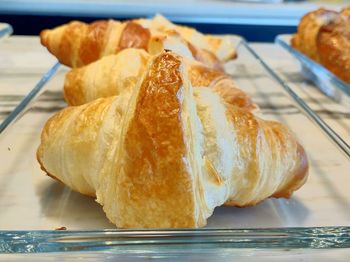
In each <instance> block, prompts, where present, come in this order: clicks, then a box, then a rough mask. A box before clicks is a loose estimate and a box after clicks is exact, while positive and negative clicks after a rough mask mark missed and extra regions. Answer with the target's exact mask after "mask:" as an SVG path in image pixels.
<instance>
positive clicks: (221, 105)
mask: <svg viewBox="0 0 350 262" xmlns="http://www.w3.org/2000/svg"><path fill="white" fill-rule="evenodd" d="M187 66H188V65H187V62H186V60H185V59H184V58H182V57H180V56H178V55H176V54H174V53H172V52H163V53H161V54H160V55H158V56H155V57H153V58H152V61H151V63H150V64H149V66H148V67H147V70H146V72H145V74H144V75H143V77H142V78H141V80H140V81H139V82H138V86H137V87H135V88H134V89H133V92H126V93H124V94H121V95H119V96H116V97H108V98H101V99H97V100H95V101H93V102H91V103H88V104H85V105H82V106H77V107H68V108H67V109H64V110H63V111H61V112H59V113H57V114H56V115H54V116H53V117H52V118H51V119H50V120H49V121H48V122H47V123H46V125H45V127H44V129H43V132H42V137H41V145H40V147H39V148H38V151H37V158H38V160H39V162H40V164H41V167H42V169H43V170H45V171H46V172H47V173H48V174H49V175H50V176H52V177H54V178H56V179H58V180H60V181H62V182H63V183H65V184H66V185H67V186H69V187H71V188H72V189H73V190H76V191H78V192H80V193H83V194H86V195H91V196H97V201H98V202H99V203H100V204H101V205H102V206H103V209H104V211H105V212H106V215H107V217H108V218H109V220H110V221H111V222H112V223H114V224H116V225H117V227H122V228H171V227H200V226H204V225H205V224H206V220H207V218H208V217H209V216H210V215H211V214H212V213H213V210H214V208H215V207H216V206H220V205H223V204H225V203H226V204H230V205H238V206H247V205H254V204H256V203H258V202H260V201H262V200H264V199H266V198H268V197H271V196H274V197H289V196H290V195H291V194H292V192H293V191H294V190H296V189H298V188H299V187H300V186H302V185H303V184H304V182H305V180H306V177H307V167H308V165H307V160H306V155H305V153H304V150H303V148H302V147H301V146H300V145H299V144H298V142H297V141H296V139H295V137H294V136H293V135H292V133H291V132H290V131H289V130H288V129H287V128H286V127H284V126H283V125H281V124H278V123H276V122H272V121H264V120H261V119H259V118H257V117H255V116H254V115H253V114H252V113H251V112H250V111H248V110H246V109H242V108H239V107H236V106H233V105H232V104H228V103H225V102H224V101H223V100H222V99H221V97H220V96H219V95H217V94H216V93H215V92H213V91H212V90H211V89H209V88H205V87H203V88H196V89H193V88H192V86H191V83H190V79H189V77H188V69H186V67H187Z"/></svg>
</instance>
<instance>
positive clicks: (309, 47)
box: [291, 8, 337, 61]
mask: <svg viewBox="0 0 350 262" xmlns="http://www.w3.org/2000/svg"><path fill="white" fill-rule="evenodd" d="M336 15H337V13H336V12H334V11H330V10H326V9H324V8H320V9H318V10H316V11H312V12H310V13H307V14H306V15H304V16H303V17H302V18H301V20H300V23H299V25H298V31H297V33H296V34H295V35H294V36H293V38H292V40H291V45H292V47H294V48H295V49H297V50H299V51H300V52H302V53H303V54H305V55H307V56H308V57H310V58H311V59H313V60H315V61H319V60H320V59H319V54H318V51H317V42H316V39H317V35H318V31H319V30H320V28H321V26H322V25H324V24H326V23H327V22H328V21H330V20H331V19H333V17H334V16H336Z"/></svg>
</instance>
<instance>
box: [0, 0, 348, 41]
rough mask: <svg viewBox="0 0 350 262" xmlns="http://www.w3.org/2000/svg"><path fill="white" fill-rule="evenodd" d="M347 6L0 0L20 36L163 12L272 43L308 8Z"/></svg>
mask: <svg viewBox="0 0 350 262" xmlns="http://www.w3.org/2000/svg"><path fill="white" fill-rule="evenodd" d="M346 5H350V0H328V1H301V0H298V1H296V0H294V1H283V0H246V1H244V0H240V1H236V0H148V1H145V0H126V1H125V0H124V1H122V0H100V1H98V0H45V1H44V0H43V1H39V0H0V22H5V23H9V24H11V25H12V26H13V28H14V34H16V35H38V34H39V32H40V31H41V30H42V29H44V28H52V27H54V26H57V25H60V24H63V23H66V22H68V21H71V20H81V21H86V22H91V21H94V20H98V19H106V18H113V19H118V20H123V19H129V18H134V17H150V16H153V15H154V14H155V13H161V14H163V15H165V16H166V17H168V18H169V19H170V20H172V21H174V22H177V23H182V24H187V25H190V26H194V27H196V28H197V29H198V30H200V31H202V32H204V33H215V34H229V33H230V34H239V35H242V36H243V37H245V38H246V39H247V40H248V41H257V42H272V41H273V40H274V37H275V36H276V35H278V34H281V33H293V32H295V31H296V26H297V24H298V22H299V19H300V18H301V16H302V15H304V14H305V13H307V12H309V11H311V10H314V9H316V8H318V7H321V6H322V7H328V8H330V9H340V8H342V7H344V6H346Z"/></svg>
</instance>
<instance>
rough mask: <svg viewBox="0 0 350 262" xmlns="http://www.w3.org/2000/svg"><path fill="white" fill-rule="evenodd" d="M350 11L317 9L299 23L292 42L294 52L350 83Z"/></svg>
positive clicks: (349, 9)
mask: <svg viewBox="0 0 350 262" xmlns="http://www.w3.org/2000/svg"><path fill="white" fill-rule="evenodd" d="M349 28H350V8H344V9H343V10H342V11H341V12H339V13H338V12H335V11H330V10H326V9H322V8H321V9H318V10H316V11H313V12H310V13H308V14H306V15H305V16H304V17H303V18H302V19H301V21H300V24H299V26H298V33H297V34H295V35H294V36H293V38H292V40H291V44H292V46H293V47H294V48H296V49H298V50H299V51H300V52H302V53H304V54H305V55H307V56H309V57H310V58H311V59H313V60H315V61H317V62H319V63H321V64H322V65H324V66H325V67H326V68H327V69H328V70H330V71H331V72H333V73H334V74H335V75H337V76H338V77H339V78H341V79H343V80H344V81H346V82H348V83H350V48H349V46H350V29H349Z"/></svg>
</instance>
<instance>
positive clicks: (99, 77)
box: [64, 48, 255, 109]
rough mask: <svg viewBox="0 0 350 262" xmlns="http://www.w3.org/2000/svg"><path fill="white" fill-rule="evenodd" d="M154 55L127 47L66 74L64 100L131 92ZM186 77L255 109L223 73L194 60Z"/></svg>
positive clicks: (87, 99) (73, 101)
mask: <svg viewBox="0 0 350 262" xmlns="http://www.w3.org/2000/svg"><path fill="white" fill-rule="evenodd" d="M151 60H152V56H151V55H149V54H148V53H147V52H146V51H144V50H142V49H135V48H127V49H124V50H122V51H120V52H119V53H118V54H116V55H109V56H105V57H103V58H101V59H99V60H98V61H96V62H93V63H91V64H89V65H86V66H83V67H80V68H74V69H72V70H71V71H70V72H68V73H67V75H66V78H65V84H64V97H65V100H66V101H67V103H68V104H69V105H81V104H85V103H87V102H90V101H93V100H95V99H97V98H101V97H108V96H115V95H120V94H122V93H124V92H130V91H131V90H132V89H133V87H134V86H135V85H136V84H137V82H138V81H139V79H140V78H141V76H142V75H143V74H144V72H145V71H146V69H147V67H148V64H149V62H150V61H151ZM187 69H188V71H187V74H188V77H189V79H190V81H191V84H192V86H193V87H194V88H200V87H209V88H211V89H212V90H214V92H216V93H218V94H219V95H221V96H222V97H223V99H225V101H227V102H229V103H234V104H236V105H237V106H240V107H246V108H250V109H253V108H254V107H255V105H254V104H253V102H252V100H251V99H250V98H249V96H247V95H246V94H245V93H244V92H243V91H242V90H240V89H239V88H237V86H236V85H235V83H234V81H233V79H232V78H231V77H230V76H229V75H227V74H225V73H224V72H222V71H218V70H216V69H213V68H210V67H207V66H205V65H203V64H201V63H199V62H196V61H191V62H189V63H188V66H187Z"/></svg>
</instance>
